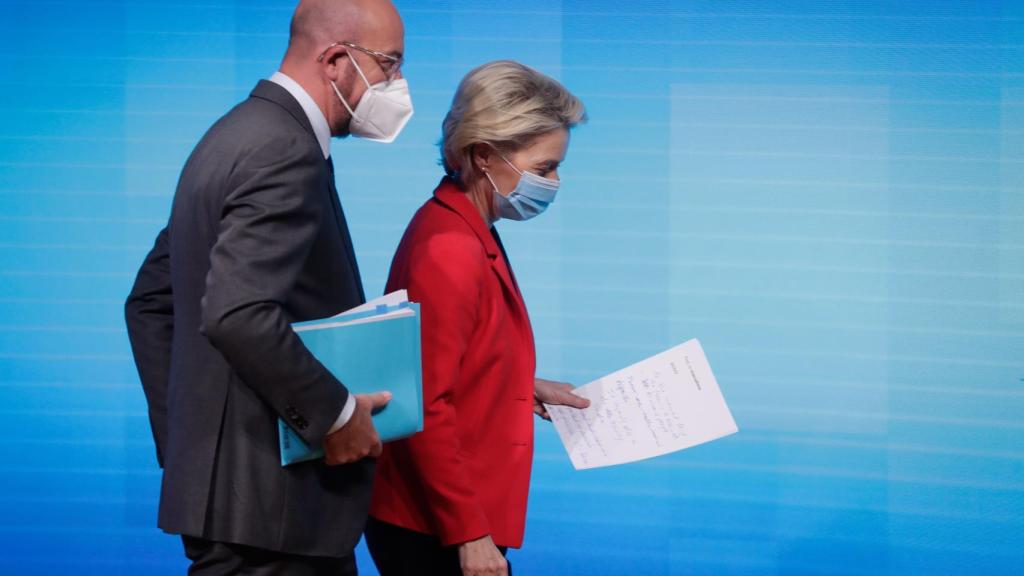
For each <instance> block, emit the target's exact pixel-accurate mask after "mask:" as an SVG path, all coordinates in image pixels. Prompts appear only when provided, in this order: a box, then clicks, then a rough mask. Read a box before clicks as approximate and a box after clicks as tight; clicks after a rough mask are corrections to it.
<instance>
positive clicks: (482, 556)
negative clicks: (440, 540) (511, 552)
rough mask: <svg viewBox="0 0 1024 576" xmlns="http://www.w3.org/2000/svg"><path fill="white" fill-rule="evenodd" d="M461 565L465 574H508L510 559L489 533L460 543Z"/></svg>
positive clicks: (487, 575) (464, 575) (495, 575)
mask: <svg viewBox="0 0 1024 576" xmlns="http://www.w3.org/2000/svg"><path fill="white" fill-rule="evenodd" d="M459 565H460V566H461V567H462V575H463V576H508V561H506V560H505V557H504V556H502V555H501V552H500V551H499V550H498V547H497V546H495V545H494V540H491V537H490V536H489V535H488V536H484V537H483V538H478V539H476V540H470V541H469V542H465V543H463V544H459Z"/></svg>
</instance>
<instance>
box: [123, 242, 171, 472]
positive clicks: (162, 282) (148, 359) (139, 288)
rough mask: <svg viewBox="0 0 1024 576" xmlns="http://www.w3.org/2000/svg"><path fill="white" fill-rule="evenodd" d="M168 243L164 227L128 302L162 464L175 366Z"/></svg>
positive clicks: (130, 330)
mask: <svg viewBox="0 0 1024 576" xmlns="http://www.w3.org/2000/svg"><path fill="white" fill-rule="evenodd" d="M167 245H168V241H167V228H164V229H163V230H161V231H160V233H159V234H158V235H157V237H156V242H154V244H153V248H152V249H151V250H150V251H149V254H147V255H146V259H145V260H144V261H143V263H142V267H141V268H139V273H138V275H137V276H136V277H135V284H134V285H133V286H132V291H131V293H130V294H129V295H128V300H127V301H126V302H125V306H124V316H125V324H126V325H127V327H128V340H129V342H130V343H131V347H132V355H133V356H134V357H135V367H136V369H137V370H138V371H139V379H140V380H141V381H142V389H143V391H144V392H145V394H146V404H148V406H149V426H150V429H151V430H152V431H153V441H154V442H155V444H156V459H157V462H158V463H159V464H160V466H161V467H163V453H164V446H165V445H166V442H167V380H168V378H169V375H170V368H171V338H172V336H173V335H174V303H173V299H172V294H171V266H170V253H169V251H168V247H167Z"/></svg>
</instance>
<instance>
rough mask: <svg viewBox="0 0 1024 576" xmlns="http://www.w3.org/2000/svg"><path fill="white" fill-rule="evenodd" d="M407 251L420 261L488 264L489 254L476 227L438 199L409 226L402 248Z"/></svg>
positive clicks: (426, 204) (421, 211)
mask: <svg viewBox="0 0 1024 576" xmlns="http://www.w3.org/2000/svg"><path fill="white" fill-rule="evenodd" d="M403 250H404V251H406V252H408V253H409V254H410V255H417V256H420V257H433V258H446V259H455V260H461V261H467V260H468V261H474V260H477V261H480V262H485V261H486V260H487V251H486V249H485V248H484V245H483V242H481V240H480V238H479V236H478V235H477V233H476V231H474V230H473V227H472V226H471V225H470V224H469V223H467V222H466V221H465V219H464V218H463V217H462V216H461V215H460V214H458V213H457V212H455V211H454V210H452V209H451V208H449V207H447V206H445V205H444V204H443V203H441V202H440V201H438V200H437V198H431V199H430V200H427V202H425V203H424V204H423V206H421V207H420V209H419V210H417V212H416V214H415V215H414V216H413V218H412V221H411V222H409V227H408V228H407V229H406V233H405V237H404V238H403V240H402V245H401V246H400V247H399V251H400V252H401V251H403Z"/></svg>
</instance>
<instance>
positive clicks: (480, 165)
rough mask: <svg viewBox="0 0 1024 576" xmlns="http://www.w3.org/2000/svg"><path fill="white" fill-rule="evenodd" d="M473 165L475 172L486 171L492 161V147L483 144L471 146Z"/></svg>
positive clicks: (478, 143)
mask: <svg viewBox="0 0 1024 576" xmlns="http://www.w3.org/2000/svg"><path fill="white" fill-rule="evenodd" d="M472 156H473V165H474V166H476V168H477V170H484V171H486V170H488V169H489V168H490V167H491V162H493V161H494V146H491V145H490V144H487V143H484V142H477V143H476V144H473V153H472Z"/></svg>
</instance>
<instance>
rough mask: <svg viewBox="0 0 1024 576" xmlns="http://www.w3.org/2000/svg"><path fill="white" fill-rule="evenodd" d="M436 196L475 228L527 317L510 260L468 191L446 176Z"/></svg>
mask: <svg viewBox="0 0 1024 576" xmlns="http://www.w3.org/2000/svg"><path fill="white" fill-rule="evenodd" d="M434 198H436V199H437V201H438V202H440V203H441V204H444V205H445V206H447V207H448V208H450V209H451V210H453V211H454V212H455V213H456V214H458V215H459V216H461V217H462V219H463V220H465V221H466V224H468V225H469V227H470V228H471V229H472V230H473V233H475V234H476V237H477V238H478V239H479V240H480V243H481V244H483V246H484V250H486V251H487V257H488V258H489V259H490V261H491V267H492V268H494V271H495V272H497V274H498V277H499V278H501V281H502V283H504V285H505V288H507V289H508V291H509V293H510V294H512V295H513V296H514V299H515V301H516V305H517V307H518V308H519V312H520V313H521V314H523V316H524V317H525V316H526V304H525V303H524V302H523V295H522V293H520V292H519V286H518V285H517V284H516V282H515V280H514V279H513V278H512V271H511V270H510V269H509V267H508V262H506V261H505V258H504V257H503V256H502V253H501V249H500V248H499V247H498V243H497V242H496V241H495V240H494V236H492V235H491V231H490V229H489V228H488V226H487V224H486V223H485V222H484V219H483V217H481V216H480V212H479V211H478V210H477V208H476V206H475V205H474V204H473V203H472V202H471V201H470V200H469V198H467V197H466V192H464V191H463V190H462V189H461V188H460V187H459V185H458V184H457V183H456V182H455V181H454V180H452V179H451V178H444V179H442V180H441V183H440V184H439V185H438V187H437V189H435V190H434Z"/></svg>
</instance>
